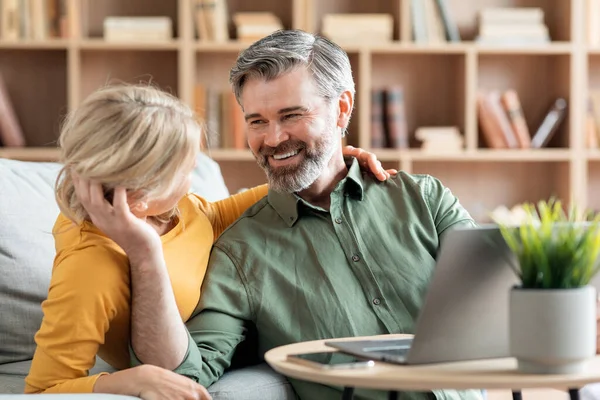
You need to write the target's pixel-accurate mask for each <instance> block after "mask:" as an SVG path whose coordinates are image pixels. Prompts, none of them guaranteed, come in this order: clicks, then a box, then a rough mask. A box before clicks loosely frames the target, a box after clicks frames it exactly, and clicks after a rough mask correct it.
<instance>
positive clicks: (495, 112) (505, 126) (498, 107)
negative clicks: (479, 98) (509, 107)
mask: <svg viewBox="0 0 600 400" xmlns="http://www.w3.org/2000/svg"><path fill="white" fill-rule="evenodd" d="M487 96H488V99H489V103H488V107H489V108H490V112H491V113H492V116H493V118H494V119H495V120H496V123H497V124H498V126H499V127H500V131H501V133H502V136H503V137H504V142H505V143H506V146H507V147H508V148H509V149H516V148H518V147H519V142H518V141H517V137H516V135H515V132H514V131H513V128H512V126H511V124H510V120H509V118H508V114H507V113H506V110H505V109H504V107H503V106H502V94H501V92H500V91H499V90H492V91H491V92H489V93H488V94H487Z"/></svg>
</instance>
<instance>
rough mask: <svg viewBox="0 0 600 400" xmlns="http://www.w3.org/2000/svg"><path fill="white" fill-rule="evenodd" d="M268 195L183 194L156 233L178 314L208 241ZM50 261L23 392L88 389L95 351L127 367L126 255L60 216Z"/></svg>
mask: <svg viewBox="0 0 600 400" xmlns="http://www.w3.org/2000/svg"><path fill="white" fill-rule="evenodd" d="M266 194H267V186H266V185H263V186H259V187H257V188H254V189H250V190H248V191H246V192H243V193H241V194H238V195H235V196H232V197H230V198H228V199H225V200H222V201H219V202H215V203H209V202H207V201H206V200H204V199H202V198H200V197H198V196H195V195H187V196H186V197H184V198H183V199H182V200H181V201H180V203H179V208H180V211H181V216H180V220H179V223H178V224H177V225H176V226H175V227H174V228H173V229H172V230H171V231H169V232H168V233H166V234H165V235H163V236H162V237H161V239H162V244H163V249H164V256H165V261H166V264H167V269H168V271H169V277H170V278H171V283H172V285H173V291H174V293H175V299H176V301H177V307H178V309H179V313H180V314H181V319H182V320H183V321H187V319H188V318H189V317H190V315H191V314H192V312H193V311H194V308H195V307H196V305H197V303H198V300H199V298H200V286H201V285H202V281H203V279H204V274H205V273H206V268H207V265H208V258H209V254H210V250H211V247H212V244H213V242H214V241H215V240H216V238H217V237H218V236H219V235H220V234H221V232H223V230H224V229H225V228H227V226H229V225H230V224H231V223H233V222H234V221H235V220H236V219H237V218H238V217H239V216H240V215H241V214H242V213H243V212H244V211H245V210H246V209H247V208H248V207H250V206H251V205H252V204H254V203H255V202H256V201H258V200H259V199H260V198H262V197H264V196H265V195H266ZM53 234H54V239H55V243H56V258H55V260H54V266H53V269H52V278H51V281H50V288H49V292H48V299H47V300H45V301H44V302H43V303H42V310H43V312H44V318H43V320H42V325H41V327H40V329H39V331H38V332H37V334H36V336H35V341H36V343H37V349H36V351H35V355H34V357H33V363H32V366H31V370H30V371H29V375H28V376H27V378H26V379H25V382H26V386H25V392H26V393H41V392H44V393H89V392H92V391H93V388H94V384H95V382H96V379H98V377H99V376H100V375H93V376H88V370H89V369H91V368H92V367H93V366H94V363H95V361H96V360H95V357H96V354H98V355H99V356H100V357H102V359H104V360H105V361H106V362H108V363H109V364H110V365H112V366H113V367H115V368H117V369H123V368H127V367H128V366H129V351H128V343H129V322H130V298H131V293H130V280H129V263H128V260H127V256H126V255H125V253H124V252H123V250H121V248H120V247H119V246H117V245H116V244H115V243H114V242H113V241H111V240H110V239H109V238H107V237H106V236H104V235H103V234H102V232H100V231H99V230H98V229H97V228H96V227H94V226H93V225H92V224H91V223H88V222H84V223H83V224H81V225H80V226H74V225H73V223H72V222H71V221H70V220H68V219H67V218H66V217H65V216H64V215H59V217H58V219H57V221H56V223H55V225H54V229H53Z"/></svg>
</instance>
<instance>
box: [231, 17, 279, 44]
mask: <svg viewBox="0 0 600 400" xmlns="http://www.w3.org/2000/svg"><path fill="white" fill-rule="evenodd" d="M233 23H234V24H235V29H236V34H237V38H238V40H242V41H247V42H255V41H257V40H259V39H261V38H263V37H265V36H268V35H269V34H271V33H273V32H275V31H278V30H280V29H283V24H282V23H281V20H280V19H279V18H278V17H277V16H276V15H275V14H273V13H271V12H238V13H235V14H234V15H233Z"/></svg>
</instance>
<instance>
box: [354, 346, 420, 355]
mask: <svg viewBox="0 0 600 400" xmlns="http://www.w3.org/2000/svg"><path fill="white" fill-rule="evenodd" d="M409 349H410V347H365V348H363V350H364V351H367V352H369V353H380V354H387V355H390V356H405V355H407V354H408V350H409Z"/></svg>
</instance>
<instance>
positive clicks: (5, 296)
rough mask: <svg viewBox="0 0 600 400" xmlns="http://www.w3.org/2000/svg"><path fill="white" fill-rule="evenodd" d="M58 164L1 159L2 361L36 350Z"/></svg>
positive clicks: (47, 276) (49, 261)
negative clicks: (34, 336) (35, 340)
mask: <svg viewBox="0 0 600 400" xmlns="http://www.w3.org/2000/svg"><path fill="white" fill-rule="evenodd" d="M58 169H59V166H58V165H57V164H51V163H37V164H36V163H28V162H19V161H8V160H0V188H1V189H0V221H2V224H0V275H1V276H2V279H0V315H2V318H0V364H1V363H6V362H11V361H20V360H27V359H30V358H31V357H32V355H33V351H34V342H33V335H34V333H35V332H36V330H37V329H38V328H39V326H40V322H41V318H42V312H41V308H40V303H41V302H42V301H43V300H44V299H45V298H46V293H47V290H48V283H49V280H50V272H51V270H52V261H53V258H54V240H53V238H52V225H53V224H54V221H55V220H56V215H57V214H58V207H57V206H56V202H55V201H54V191H53V183H54V180H55V179H56V174H57V172H58Z"/></svg>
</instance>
